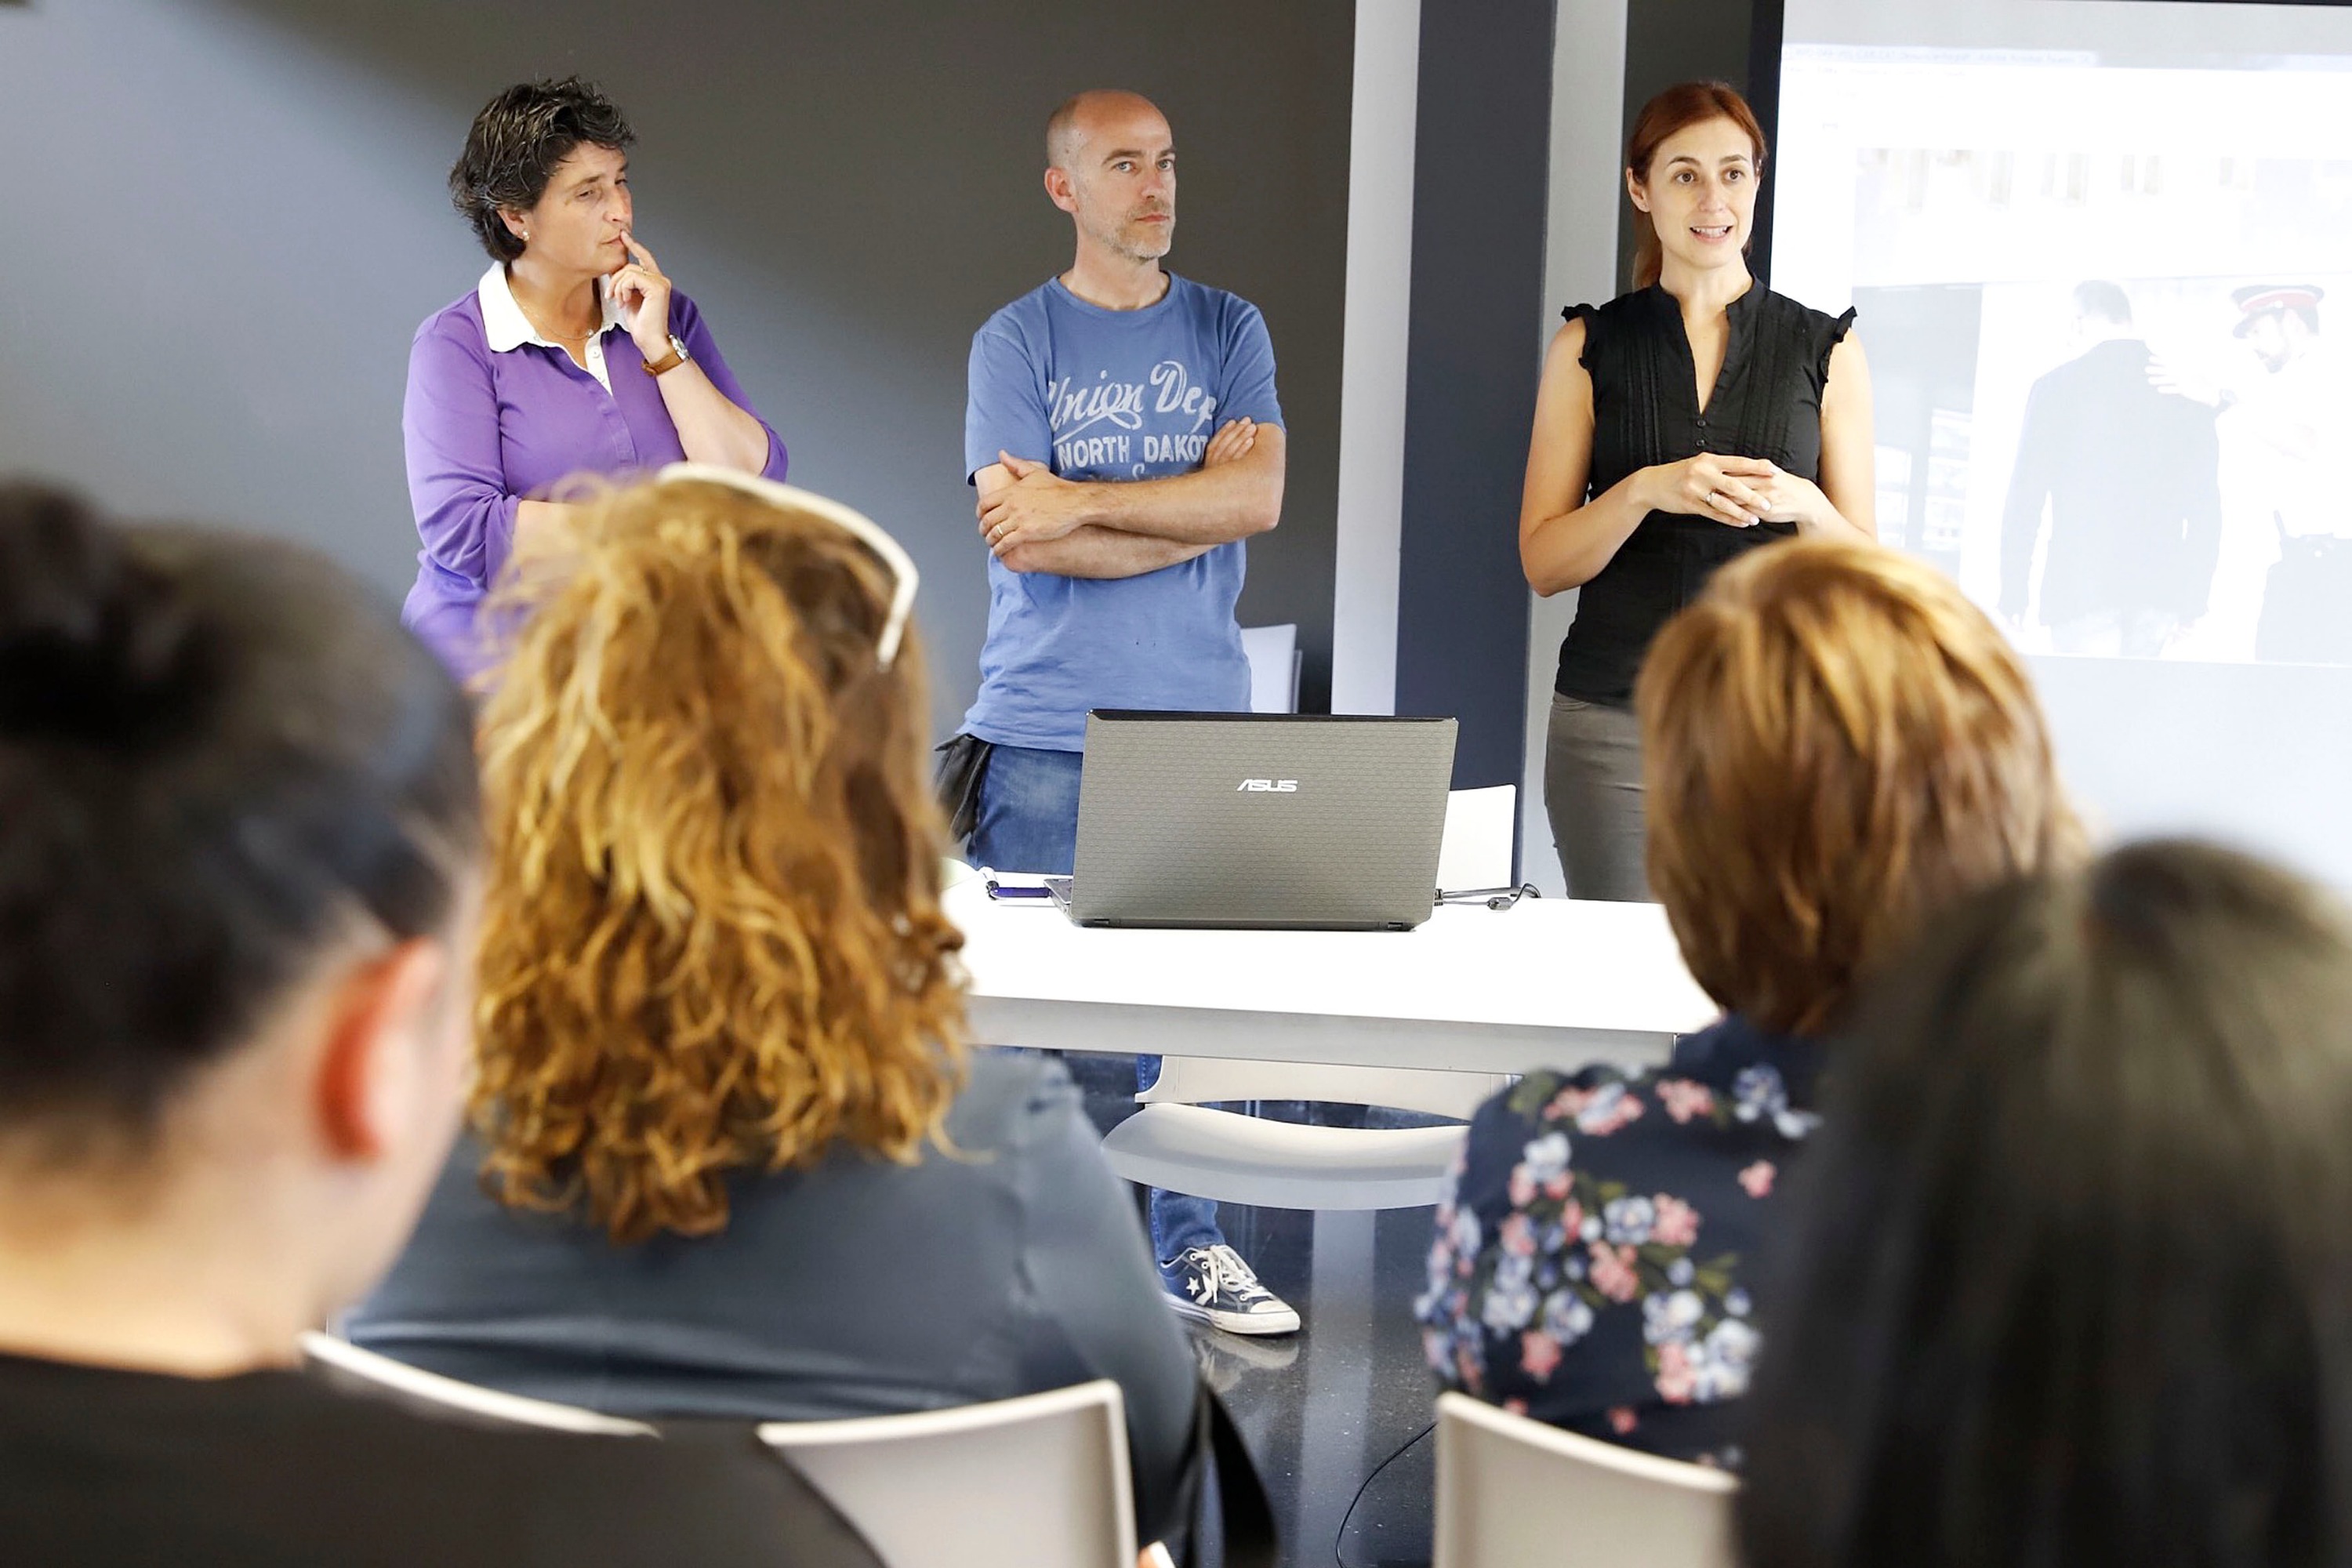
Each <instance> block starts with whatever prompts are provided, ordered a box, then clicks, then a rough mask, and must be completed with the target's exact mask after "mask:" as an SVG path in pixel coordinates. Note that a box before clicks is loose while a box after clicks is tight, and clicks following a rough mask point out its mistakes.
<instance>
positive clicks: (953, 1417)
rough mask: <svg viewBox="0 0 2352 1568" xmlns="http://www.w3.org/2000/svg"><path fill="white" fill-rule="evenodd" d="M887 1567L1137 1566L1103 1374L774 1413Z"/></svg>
mask: <svg viewBox="0 0 2352 1568" xmlns="http://www.w3.org/2000/svg"><path fill="white" fill-rule="evenodd" d="M760 1436H761V1438H762V1439H764V1440H765V1441H766V1442H768V1443H769V1444H770V1445H772V1446H773V1447H776V1448H777V1449H779V1450H781V1451H782V1452H784V1453H786V1454H788V1455H790V1456H791V1457H792V1461H793V1467H794V1468H797V1469H798V1470H799V1471H800V1472H801V1474H802V1475H803V1476H805V1477H807V1478H808V1481H809V1484H810V1485H812V1486H814V1487H815V1488H816V1489H817V1490H819V1491H821V1492H823V1493H824V1495H825V1497H826V1498H827V1499H828V1500H831V1502H832V1503H833V1505H834V1507H835V1508H837V1509H839V1510H841V1511H842V1513H843V1514H844V1515H845V1517H847V1519H848V1520H849V1521H850V1522H851V1523H852V1524H854V1525H856V1527H857V1529H858V1531H859V1533H861V1534H862V1535H864V1536H865V1537H866V1541H867V1542H870V1543H871V1544H872V1545H873V1547H874V1549H875V1551H876V1552H877V1553H879V1554H880V1556H881V1558H882V1561H883V1562H884V1563H886V1564H887V1565H888V1568H935V1565H936V1564H939V1563H954V1564H956V1565H957V1568H1130V1565H1131V1564H1133V1563H1134V1562H1135V1560H1136V1547H1135V1500H1134V1498H1133V1496H1132V1494H1131V1492H1130V1490H1129V1479H1128V1470H1127V1419H1126V1415H1125V1410H1124V1405H1122V1402H1121V1401H1120V1399H1119V1394H1118V1384H1115V1383H1112V1382H1110V1381H1108V1379H1104V1380H1099V1381H1097V1382H1094V1383H1082V1384H1078V1385H1077V1386H1076V1387H1074V1388H1057V1389H1055V1390H1052V1391H1051V1392H1049V1393H1045V1394H1024V1395H1023V1396H1022V1397H1020V1398H1018V1399H1001V1400H997V1401H995V1402H993V1403H992V1404H987V1405H959V1406H957V1407H955V1408H953V1409H949V1410H927V1411H921V1412H919V1413H917V1414H914V1415H876V1416H868V1417H865V1418H862V1419H856V1420H848V1421H794V1422H771V1423H769V1424H768V1425H766V1426H761V1428H760Z"/></svg>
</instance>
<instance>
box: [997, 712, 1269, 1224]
mask: <svg viewBox="0 0 2352 1568" xmlns="http://www.w3.org/2000/svg"><path fill="white" fill-rule="evenodd" d="M1081 762H1082V756H1081V753H1079V752H1039V751H1032V750H1031V749H1029V748H1028V747H1026V746H998V747H995V748H994V749H993V750H992V751H991V752H989V754H988V771H987V772H986V773H982V775H981V780H980V819H979V821H978V822H977V823H975V824H974V825H973V826H972V830H971V844H970V845H969V846H967V847H966V849H965V854H966V856H967V858H970V860H971V863H972V864H973V865H975V866H986V867H988V868H990V869H992V870H997V871H1026V872H1030V873H1032V874H1034V875H1041V876H1048V877H1066V876H1068V875H1069V874H1070V871H1071V869H1072V868H1073V866H1074V865H1075V864H1076V860H1077V858H1078V771H1079V767H1080V765H1081ZM1159 1081H1160V1058H1158V1057H1138V1058H1135V1087H1136V1089H1137V1090H1138V1091H1141V1090H1143V1089H1150V1087H1151V1086H1152V1085H1153V1084H1155V1083H1157V1082H1159ZM1149 1207H1150V1215H1151V1248H1152V1252H1153V1254H1154V1255H1155V1256H1156V1257H1158V1258H1163V1259H1169V1260H1172V1259H1174V1258H1176V1257H1177V1256H1178V1255H1179V1254H1181V1253H1182V1252H1183V1251H1184V1250H1185V1249H1186V1248H1188V1247H1214V1246H1216V1245H1218V1244H1219V1243H1220V1242H1222V1241H1223V1240H1224V1239H1225V1236H1224V1232H1223V1231H1222V1230H1220V1229H1218V1228H1217V1205H1215V1204H1213V1203H1212V1202H1211V1201H1210V1200H1208V1199H1207V1198H1196V1197H1194V1196H1192V1194H1189V1193H1168V1192H1162V1191H1160V1189H1159V1188H1158V1187H1154V1188H1152V1189H1151V1198H1150V1205H1149Z"/></svg>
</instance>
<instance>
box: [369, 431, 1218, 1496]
mask: <svg viewBox="0 0 2352 1568" xmlns="http://www.w3.org/2000/svg"><path fill="white" fill-rule="evenodd" d="M913 586H914V576H913V569H912V567H911V566H910V565H908V563H907V561H906V557H905V554H904V552H901V551H900V550H899V549H898V546H897V545H896V544H895V543H894V542H891V541H890V540H889V539H888V537H887V535H885V534H883V533H882V532H881V531H880V530H878V529H877V528H876V527H875V526H874V525H873V524H872V523H871V522H869V521H866V519H864V518H862V517H860V516H858V515H857V514H856V513H854V512H851V511H849V510H847V509H846V508H844V507H840V506H838V505H837V504H835V503H834V502H831V501H827V500H822V499H820V498H818V497H814V496H811V495H807V494H805V493H804V492H802V491H798V490H793V489H786V488H785V487H783V486H781V485H774V484H771V483H768V482H767V481H764V480H761V479H750V478H746V477H743V476H738V475H734V474H731V473H728V472H725V471H720V470H710V469H703V468H687V467H685V466H681V467H679V468H671V469H667V470H665V471H664V473H663V475H662V477H661V479H658V480H657V481H656V482H654V483H650V484H646V485H642V486H639V487H636V488H635V489H627V490H623V491H619V492H617V493H614V494H611V495H609V496H607V497H605V498H604V500H602V501H601V502H599V503H597V504H594V505H593V506H590V507H587V508H584V509H583V510H582V511H581V512H580V513H579V514H578V515H577V516H576V517H572V518H570V519H567V520H564V521H562V524H561V525H560V526H558V527H556V528H553V529H550V530H547V531H542V532H541V533H540V534H539V535H538V536H537V537H535V538H527V539H526V540H525V541H524V542H523V546H522V551H521V552H520V555H519V557H518V563H517V572H516V574H515V576H514V577H513V579H512V581H511V586H510V587H509V589H508V590H507V592H506V595H505V609H506V611H507V612H508V616H507V618H506V621H505V623H504V624H506V625H509V626H518V627H520V631H519V632H517V633H516V634H515V640H514V642H513V646H512V647H511V649H510V650H509V655H508V658H507V659H506V661H505V663H504V666H503V668H502V670H501V672H500V674H499V684H498V687H497V689H496V691H495V693H494V694H493V695H492V696H491V697H490V698H489V700H488V705H487V707H486V708H485V710H484V711H483V714H482V721H481V752H482V760H483V771H484V788H485V792H486V797H487V815H488V821H489V834H490V840H491V864H490V872H489V883H488V895H487V910H486V914H485V928H484V936H483V941H482V947H481V955H480V968H481V993H482V1000H481V1003H480V1006H479V1010H478V1036H479V1038H478V1047H477V1051H478V1070H477V1078H476V1081H475V1084H474V1088H473V1091H472V1110H473V1116H472V1133H471V1135H470V1137H469V1138H468V1139H467V1140H466V1141H465V1142H462V1143H461V1144H460V1146H459V1147H458V1149H457V1152H456V1154H455V1156H454V1157H453V1159H452V1161H451V1163H450V1164H449V1166H448V1168H447V1170H446V1173H444V1175H443V1177H442V1180H441V1182H440V1184H439V1187H438V1189H437V1191H436V1193H435V1194H434V1197H433V1200H432V1203H431V1205H430V1206H429V1207H428V1209H427V1211H426V1214H425V1219H424V1221H423V1223H422V1224H421V1225H420V1226H419V1227H418V1230H417V1235H416V1239H415V1242H414V1244H413V1245H412V1246H411V1247H410V1248H409V1250H408V1252H407V1254H406V1255H405V1257H404V1258H403V1259H402V1260H401V1262H400V1263H399V1265H398V1266H397V1268H395V1269H394V1273H393V1274H392V1276H391V1278H390V1279H389V1280H388V1281H387V1282H386V1283H385V1285H384V1286H383V1289H381V1290H380V1291H379V1292H378V1293H377V1294H376V1296H375V1297H373V1299H372V1300H371V1301H370V1302H369V1303H368V1304H367V1306H366V1307H365V1308H364V1309H363V1310H362V1312H361V1313H360V1314H359V1315H358V1317H357V1319H356V1320H355V1321H354V1322H353V1324H352V1338H353V1339H354V1340H356V1341H357V1342H360V1343H362V1344H364V1345H367V1346H369V1347H371V1348H373V1349H375V1350H378V1351H382V1352H385V1353H387V1354H390V1355H394V1356H397V1357H399V1358H400V1359H402V1360H404V1361H408V1362H413V1363H416V1364H418V1365H420V1366H425V1367H428V1368H430V1369H432V1370H434V1371H436V1372H441V1373H448V1374H450V1375H453V1376H457V1377H462V1378H465V1379H467V1380H468V1381H471V1382H475V1383H480V1384H489V1385H491V1386H493V1387H498V1388H504V1389H509V1390H511V1391H513V1392H515V1393H519V1394H534V1395H538V1396H540V1397H542V1398H548V1399H556V1400H562V1401H564V1402H566V1403H570V1404H574V1405H590V1406H593V1407H595V1408H597V1409H600V1410H604V1411H609V1412H613V1413H615V1414H620V1415H648V1416H662V1415H670V1416H708V1417H726V1418H744V1419H752V1418H756V1419H784V1420H800V1419H816V1418H824V1417H831V1416H845V1415H883V1414H890V1413H894V1412H900V1411H908V1410H919V1409H929V1408H935V1407H940V1406H945V1405H960V1404H966V1403H971V1402H976V1401H981V1400H988V1399H997V1398H1003V1397H1007V1396H1010V1395H1013V1394H1024V1393H1029V1392H1034V1391H1035V1390H1038V1389H1041V1388H1049V1387H1055V1386H1059V1385H1064V1384H1071V1383H1076V1382H1080V1381H1084V1380H1085V1379H1087V1378H1089V1377H1097V1376H1105V1377H1110V1378H1114V1379H1116V1380H1117V1381H1118V1384H1119V1385H1120V1387H1121V1389H1122V1391H1123V1392H1124V1394H1125V1396H1126V1406H1127V1419H1128V1429H1129V1447H1130V1452H1131V1456H1132V1459H1133V1465H1134V1470H1135V1479H1136V1491H1137V1505H1138V1507H1137V1511H1138V1516H1139V1517H1138V1522H1139V1525H1140V1526H1141V1527H1142V1528H1143V1529H1144V1531H1146V1532H1147V1533H1146V1538H1147V1539H1150V1535H1151V1534H1153V1533H1156V1532H1157V1531H1159V1530H1160V1528H1161V1527H1163V1526H1164V1525H1165V1524H1166V1523H1167V1522H1168V1521H1170V1519H1171V1517H1172V1513H1173V1510H1174V1506H1175V1500H1176V1498H1177V1496H1178V1494H1179V1492H1180V1491H1181V1476H1182V1473H1183V1471H1184V1468H1185V1466H1186V1462H1187V1457H1188V1455H1189V1452H1190V1450H1191V1447H1192V1431H1193V1423H1194V1415H1195V1411H1194V1404H1193V1402H1194V1398H1195V1388H1196V1383H1197V1375H1196V1373H1195V1371H1194V1368H1193V1363H1192V1356H1191V1353H1190V1352H1189V1351H1188V1350H1187V1349H1186V1347H1185V1345H1184V1342H1183V1340H1182V1338H1181V1333H1180V1331H1179V1330H1178V1329H1177V1327H1176V1325H1175V1323H1174V1321H1172V1320H1171V1318H1170V1316H1169V1314H1168V1311H1167V1310H1166V1308H1165V1307H1164V1306H1163V1305H1162V1304H1161V1302H1160V1283H1159V1278H1158V1275H1157V1273H1156V1272H1155V1270H1154V1269H1153V1268H1152V1267H1151V1261H1150V1256H1149V1253H1148V1250H1147V1248H1146V1247H1145V1245H1144V1242H1143V1238H1142V1235H1141V1232H1140V1228H1139V1225H1138V1223H1137V1220H1136V1215H1135V1209H1134V1205H1133V1204H1132V1202H1131V1200H1130V1199H1129V1195H1128V1194H1127V1192H1126V1190H1125V1188H1124V1187H1123V1186H1122V1184H1120V1183H1119V1182H1118V1179H1117V1178H1116V1177H1115V1176H1114V1175H1113V1174H1112V1173H1111V1172H1110V1170H1109V1168H1108V1166H1107V1165H1106V1164H1105V1163H1103V1160H1102V1157H1101V1154H1100V1152H1099V1150H1098V1148H1097V1139H1096V1137H1095V1134H1094V1131H1093V1130H1092V1128H1091V1127H1090V1126H1089V1125H1088V1124H1087V1121H1086V1118H1085V1117H1084V1115H1083V1114H1082V1111H1081V1108H1080V1104H1079V1099H1078V1095H1077V1093H1076V1090H1075V1089H1074V1088H1073V1087H1072V1085H1071V1083H1070V1082H1069V1079H1067V1077H1066V1075H1065V1074H1064V1072H1063V1071H1062V1069H1061V1068H1060V1066H1059V1065H1058V1064H1056V1063H1054V1062H1051V1061H1048V1060H1045V1059H1042V1058H1034V1057H1012V1056H1005V1055H1001V1054H997V1053H992V1052H982V1053H974V1054H971V1055H967V1053H966V1051H965V1049H964V1046H963V998H962V992H961V980H960V972H959V970H958V967H957V964H956V952H957V950H958V948H959V947H960V946H961V942H962V937H961V934H960V933H959V932H958V931H956V929H955V928H954V927H953V926H952V925H950V923H949V922H948V921H947V920H946V918H945V917H944V916H943V915H942V914H941V913H940V899H939V895H940V864H941V862H940V824H939V822H938V819H937V815H936V811H935V808H934V806H933V805H932V803H931V796H930V788H929V769H928V765H927V762H928V755H927V728H928V722H929V707H928V703H927V700H926V697H925V693H924V683H923V677H922V670H921V654H920V650H919V647H918V646H917V643H916V639H915V637H914V636H913V634H912V632H911V631H910V630H909V629H908V627H907V626H906V617H907V612H908V605H909V603H910V601H911V598H912V594H913Z"/></svg>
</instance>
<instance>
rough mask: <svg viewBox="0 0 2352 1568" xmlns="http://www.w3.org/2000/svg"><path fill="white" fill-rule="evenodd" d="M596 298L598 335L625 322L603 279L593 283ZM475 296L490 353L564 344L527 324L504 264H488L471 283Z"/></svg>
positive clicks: (527, 320)
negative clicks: (600, 315)
mask: <svg viewBox="0 0 2352 1568" xmlns="http://www.w3.org/2000/svg"><path fill="white" fill-rule="evenodd" d="M596 297H597V298H598V299H599V300H603V301H604V325H603V326H601V327H599V328H597V329H596V335H597V336H599V337H602V336H603V335H604V333H606V332H609V331H612V330H613V329H614V327H621V326H626V325H627V324H628V323H627V321H626V320H625V318H624V317H623V316H622V314H621V307H620V306H619V305H618V304H617V303H615V302H614V300H613V298H612V297H611V296H610V295H608V294H606V293H605V292H604V282H603V280H602V279H599V280H598V282H597V285H596ZM474 298H476V299H477V300H480V301H481V302H482V335H483V336H484V337H486V338H488V340H489V343H490V352H491V353H498V354H502V353H507V352H508V351H509V350H510V349H519V348H520V347H522V345H523V344H525V343H537V344H538V345H539V346H540V347H541V348H543V349H552V348H561V347H562V346H563V345H562V344H561V343H551V342H548V341H547V340H546V339H545V338H543V337H541V336H540V335H539V329H538V328H537V327H534V326H532V325H531V324H530V317H528V316H526V315H524V314H523V313H522V307H521V306H520V305H518V304H516V303H515V297H514V286H513V285H512V284H510V283H509V282H508V281H507V268H506V263H504V262H502V261H493V262H491V263H490V269H489V270H488V272H485V273H483V274H482V280H481V281H480V282H479V283H478V284H476V285H475V286H474Z"/></svg>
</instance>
